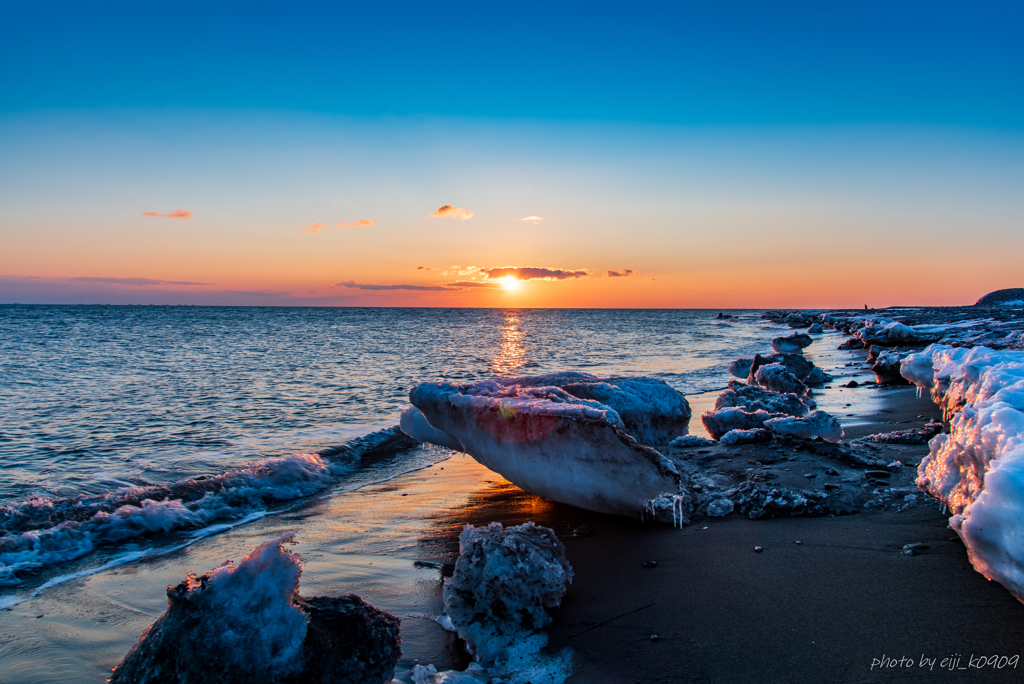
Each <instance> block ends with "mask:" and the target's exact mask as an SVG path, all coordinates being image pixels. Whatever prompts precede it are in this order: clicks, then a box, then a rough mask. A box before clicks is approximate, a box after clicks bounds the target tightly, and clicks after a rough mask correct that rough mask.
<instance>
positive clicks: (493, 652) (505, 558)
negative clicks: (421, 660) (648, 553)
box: [413, 522, 573, 684]
mask: <svg viewBox="0 0 1024 684" xmlns="http://www.w3.org/2000/svg"><path fill="white" fill-rule="evenodd" d="M572 575H573V572H572V567H571V566H570V565H569V561H568V560H567V559H566V557H565V547H564V546H563V545H562V543H561V542H560V541H559V540H558V537H557V536H556V535H555V533H554V531H552V530H551V529H549V528H546V527H541V526H539V525H535V524H534V523H532V522H527V523H524V524H522V525H519V526H517V527H509V528H503V527H502V525H501V523H496V522H495V523H491V524H490V525H488V526H486V527H474V526H472V525H466V527H465V528H464V529H463V532H462V534H461V536H460V537H459V558H458V561H456V563H455V572H454V574H453V575H452V576H451V577H450V578H448V579H446V580H445V583H444V605H445V612H446V614H447V616H448V617H449V618H450V620H451V624H452V626H453V627H454V628H455V629H456V631H457V632H458V634H459V636H460V637H461V638H462V639H463V640H464V641H465V642H466V646H467V648H468V650H469V652H470V653H471V654H472V655H473V659H474V661H475V663H474V664H473V666H471V667H470V668H469V669H468V670H467V671H466V672H450V671H449V672H441V673H438V672H437V670H436V669H435V668H434V666H433V665H428V666H426V667H424V666H420V665H417V666H415V667H414V668H413V682H414V683H415V684H441V683H450V684H451V683H458V682H467V683H468V682H488V681H491V680H492V678H497V679H498V680H499V681H502V682H506V683H507V684H527V683H530V684H562V682H564V681H565V679H566V677H568V676H569V674H571V671H572V657H571V654H570V653H569V651H568V649H565V650H563V651H562V652H561V653H557V654H553V655H551V654H547V653H543V652H542V649H543V648H544V646H546V645H547V635H546V634H545V633H544V632H543V631H542V630H543V629H544V628H545V627H547V626H548V625H549V624H550V623H551V619H552V618H551V616H550V615H549V614H548V609H550V608H555V607H557V606H559V605H560V604H561V602H562V597H563V596H564V595H565V592H566V589H567V588H568V586H569V583H570V582H572Z"/></svg>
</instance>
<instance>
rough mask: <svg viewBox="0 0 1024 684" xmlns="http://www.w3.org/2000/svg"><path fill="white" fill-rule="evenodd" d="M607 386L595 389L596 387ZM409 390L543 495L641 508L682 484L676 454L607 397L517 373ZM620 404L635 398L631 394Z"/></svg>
mask: <svg viewBox="0 0 1024 684" xmlns="http://www.w3.org/2000/svg"><path fill="white" fill-rule="evenodd" d="M566 384H567V386H571V385H572V384H573V383H566ZM593 384H603V383H590V385H591V386H592V385H593ZM592 389H593V387H592ZM669 389H671V388H669ZM577 391H578V390H577ZM604 391H606V388H604V387H600V388H597V389H593V392H594V394H595V395H596V394H599V393H600V392H604ZM672 392H675V390H672ZM676 394H678V393H676ZM409 398H410V401H411V402H412V404H413V405H414V406H415V407H417V408H418V409H419V410H420V411H422V412H423V415H424V416H425V417H426V419H427V420H428V421H429V423H430V425H432V426H434V427H435V428H438V429H440V430H441V431H443V432H444V433H446V434H447V435H450V436H451V437H452V438H453V439H454V440H456V441H457V442H458V443H459V444H460V445H462V446H463V447H464V450H465V452H466V453H467V454H469V455H470V456H472V457H473V458H475V459H476V460H477V461H479V462H480V463H482V464H483V465H485V466H487V467H488V468H490V469H491V470H493V471H495V472H497V473H500V474H501V475H502V476H504V477H505V478H507V479H508V480H510V481H511V482H513V483H515V484H516V485H518V486H519V487H520V488H522V489H524V490H526V491H528V492H531V493H533V494H537V495H538V496H543V497H547V498H549V499H554V500H555V501H559V502H561V503H565V504H569V505H571V506H577V507H579V508H583V509H586V510H590V511H596V512H599V513H616V514H621V515H638V514H642V513H643V511H645V510H646V509H647V502H649V501H652V500H655V499H658V498H660V497H662V496H664V495H675V494H677V493H678V492H679V484H680V479H679V472H678V471H677V470H676V468H675V466H674V465H673V464H672V462H671V461H669V460H667V459H666V458H665V457H664V456H662V455H661V454H660V453H659V452H657V451H656V450H654V449H652V448H650V447H645V446H642V445H640V444H639V443H638V442H637V441H636V439H634V438H633V437H631V436H630V435H629V434H627V432H626V431H625V429H624V428H625V425H624V423H623V420H622V418H621V417H620V413H619V412H618V411H617V410H615V409H613V408H612V407H610V406H609V405H607V404H605V403H603V402H600V401H596V400H592V399H583V398H580V397H578V396H574V395H573V394H570V393H569V392H567V391H566V390H562V389H560V388H558V387H555V386H550V385H549V386H537V387H531V386H525V387H524V386H521V385H518V384H514V383H512V382H511V381H501V382H498V381H484V382H481V383H477V384H475V385H452V384H447V383H424V384H421V385H417V386H416V387H414V388H413V389H412V391H411V392H410V393H409ZM620 405H626V406H627V408H628V409H629V410H632V408H631V407H632V406H633V404H632V403H630V402H628V401H625V400H623V401H622V402H621V404H620ZM675 406H676V408H677V409H681V405H680V404H676V405H675ZM688 410H689V407H688V406H687V411H688ZM687 420H688V417H687ZM674 436H677V435H673V437H674ZM665 441H669V440H665Z"/></svg>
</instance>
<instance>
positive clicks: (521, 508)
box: [0, 333, 1024, 684]
mask: <svg viewBox="0 0 1024 684" xmlns="http://www.w3.org/2000/svg"><path fill="white" fill-rule="evenodd" d="M842 339H844V338H843V336H842V335H839V334H836V333H829V334H826V335H823V336H820V337H819V338H818V339H817V340H816V341H815V343H814V344H813V345H812V346H811V347H809V348H808V349H807V350H806V352H805V353H806V355H807V357H808V358H809V359H812V360H813V361H814V362H815V363H817V364H818V365H820V366H821V367H823V368H826V369H828V370H830V371H835V370H836V369H839V368H843V369H845V374H846V376H847V377H843V378H842V380H843V384H846V382H847V381H848V378H859V379H860V381H861V382H862V383H863V382H865V381H866V382H870V378H871V377H872V374H871V373H870V371H868V370H866V368H865V367H864V366H863V360H864V358H865V357H866V352H864V351H859V350H855V351H837V350H836V349H835V347H836V346H837V344H838V342H839V341H841V340H842ZM847 364H853V365H847ZM709 395H717V393H709ZM701 396H702V395H697V396H696V397H695V398H696V399H697V401H694V402H693V408H694V414H695V416H699V415H700V412H701V410H702V407H701V401H700V399H701ZM815 398H816V400H817V402H818V404H819V406H823V407H828V408H829V409H830V410H833V411H835V412H836V413H837V414H838V415H840V416H842V422H843V424H844V428H845V430H846V437H847V441H849V440H850V439H856V438H858V437H862V436H864V435H868V434H873V433H880V432H890V431H893V430H903V429H907V428H913V427H919V426H923V425H925V424H926V423H927V422H929V421H930V420H932V419H934V418H936V417H938V416H939V412H938V411H937V408H936V407H935V405H934V404H933V403H932V402H931V400H930V399H929V398H928V397H918V396H917V392H916V391H915V389H914V388H912V387H906V386H903V387H879V386H875V385H871V384H866V385H865V384H861V386H859V387H856V388H848V387H843V386H842V385H841V384H840V381H839V378H837V380H836V381H835V382H833V383H830V386H829V387H828V388H827V389H821V390H817V391H816V392H815ZM704 403H705V404H707V400H706V399H705V400H704ZM711 403H712V404H713V396H712V397H711ZM693 425H694V427H695V428H696V427H698V426H699V425H700V423H699V418H697V417H695V419H694V421H693ZM695 431H696V430H695ZM880 448H881V449H882V451H883V456H884V455H885V454H886V453H888V452H887V451H886V450H889V452H891V453H892V455H893V460H896V459H897V458H901V459H903V460H904V461H906V462H908V464H909V463H912V462H916V461H919V460H920V458H921V457H922V456H923V455H925V454H927V446H926V445H916V446H906V445H893V446H884V445H883V446H882V447H880ZM715 449H716V450H719V451H722V455H723V456H725V457H728V458H729V459H733V458H735V460H737V461H742V460H744V459H753V458H755V457H758V454H759V453H761V452H762V451H765V450H767V449H769V447H766V446H764V445H752V446H747V447H742V446H741V447H733V448H731V449H725V448H724V447H716V448H715ZM772 451H773V453H774V454H775V456H776V457H778V456H782V457H787V456H788V457H790V458H793V459H794V460H795V461H796V463H795V464H794V467H796V466H797V465H799V460H798V457H799V456H800V455H801V452H802V449H796V448H794V449H793V450H792V454H789V453H788V452H786V448H785V447H780V448H772ZM715 453H718V452H717V451H716V452H715ZM381 458H382V460H383V461H387V460H388V459H394V460H395V461H396V462H398V461H400V459H401V455H393V456H384V457H381ZM440 458H445V457H443V456H442V457H440ZM912 459H914V460H912ZM381 465H382V466H386V465H387V463H383V464H381ZM799 470H800V469H799V468H796V474H799ZM897 477H902V478H903V479H904V480H907V481H909V482H912V478H913V473H912V469H911V468H909V467H908V468H904V469H903V473H902V474H897ZM493 521H498V522H501V523H503V524H504V525H506V526H509V525H517V524H521V523H523V522H526V521H533V522H535V523H537V524H540V525H544V526H547V527H550V528H552V529H553V530H555V532H556V533H557V534H558V535H559V537H560V538H561V539H562V540H563V543H564V544H565V546H566V553H567V557H568V559H569V562H570V563H571V564H572V566H573V569H574V571H575V578H574V580H573V583H572V585H571V586H570V588H569V590H568V593H567V594H566V597H565V600H564V602H563V604H562V606H561V608H559V609H556V610H555V611H554V617H555V619H554V622H553V624H552V625H551V626H550V628H549V630H548V631H549V633H550V638H551V648H553V649H559V648H562V647H566V646H568V647H569V648H571V649H572V652H573V653H574V656H573V657H574V665H575V671H574V674H573V676H572V678H571V679H570V680H569V681H570V682H588V681H600V682H657V681H736V682H740V681H794V682H799V681H849V682H869V681H891V680H892V679H894V678H899V677H906V678H920V679H922V680H923V678H940V679H943V680H946V679H950V680H952V679H955V678H960V679H962V678H963V677H966V676H968V674H965V670H958V669H957V668H956V667H954V668H952V669H950V668H949V667H948V665H949V664H950V663H952V662H954V661H950V663H947V667H941V666H940V663H941V662H942V661H943V659H947V658H954V659H955V658H956V657H957V656H960V657H961V658H969V656H970V655H973V656H979V655H982V654H984V655H985V656H986V657H987V656H991V655H1003V656H1013V655H1015V653H1016V652H1015V650H1014V649H1016V648H1018V647H1019V646H1018V645H1019V644H1020V643H1021V638H1022V637H1024V619H1022V618H1024V606H1021V604H1020V603H1019V602H1018V601H1016V600H1015V599H1014V598H1013V596H1012V595H1011V594H1009V592H1007V591H1006V590H1005V589H1004V588H1003V587H1001V586H1000V585H998V584H996V583H994V582H989V581H987V580H986V579H985V578H984V577H982V576H981V575H979V574H978V573H977V572H975V571H974V570H973V569H972V568H971V567H970V564H969V562H968V560H967V557H966V552H965V549H964V546H963V544H962V543H960V541H959V540H958V538H957V537H956V534H955V533H954V532H953V531H952V530H950V529H948V525H947V519H946V517H945V516H944V515H943V514H942V512H941V511H940V510H939V506H938V505H937V504H936V503H935V502H934V501H931V500H928V499H925V498H924V497H920V501H917V502H915V503H914V505H911V506H908V507H907V508H906V509H905V510H902V511H899V512H896V511H894V510H891V509H889V510H878V511H868V512H861V513H857V514H854V515H843V516H836V517H776V518H771V519H761V520H750V519H747V518H746V517H744V516H742V515H740V514H738V513H733V514H730V515H727V516H725V517H722V518H707V517H704V516H698V517H696V518H694V519H693V521H692V524H690V525H688V526H684V527H682V528H675V527H672V526H670V525H665V524H658V523H650V522H647V523H643V522H640V521H636V520H631V519H628V518H624V517H621V516H611V515H601V514H596V513H590V512H587V511H583V510H580V509H577V508H574V507H571V506H566V505H563V504H559V503H556V502H553V501H550V500H547V499H543V498H541V497H537V496H534V495H531V494H527V493H525V492H523V491H522V490H520V489H519V488H518V487H516V486H514V485H513V484H511V483H509V482H508V481H507V480H505V479H504V478H502V477H500V476H498V475H496V474H494V473H492V472H491V471H489V470H487V469H486V468H484V467H483V466H481V465H480V464H478V463H477V462H476V461H474V460H473V459H472V458H470V457H468V456H465V455H463V454H452V455H450V456H449V457H447V458H446V460H439V461H438V462H436V463H434V464H433V465H426V466H425V467H422V468H421V469H418V470H415V471H413V472H404V473H402V474H400V475H398V476H396V477H393V478H391V479H388V480H387V481H384V482H380V483H378V484H369V485H367V486H364V487H361V488H359V489H358V490H356V491H352V492H349V493H348V494H346V495H345V496H344V497H332V496H330V495H326V496H322V497H319V498H317V497H314V498H313V499H312V500H310V501H307V502H305V503H302V504H301V505H297V506H295V507H294V508H293V509H291V510H287V511H284V512H281V513H278V514H277V515H273V516H268V517H265V518H262V519H258V520H254V521H252V522H249V523H248V524H245V525H241V526H238V527H235V528H233V529H231V530H229V531H227V532H225V533H223V534H218V535H215V536H212V537H210V538H208V539H205V540H203V542H202V543H199V544H194V545H190V546H187V547H185V548H183V549H180V550H177V551H173V552H170V553H167V554H165V555H159V556H155V557H152V558H146V559H143V560H140V561H138V562H134V563H129V564H126V565H121V566H118V567H115V568H111V569H109V570H106V571H102V572H96V573H94V574H89V575H88V576H85V577H82V578H81V579H78V580H73V581H68V582H65V583H63V584H60V585H58V586H54V587H51V588H48V589H45V590H44V591H42V592H40V595H39V596H38V597H36V598H34V599H33V600H31V601H27V602H25V603H21V604H18V605H15V606H13V607H11V608H10V609H9V610H8V611H6V612H4V613H3V617H4V619H3V623H4V625H3V627H2V628H0V629H2V632H0V639H2V642H0V643H2V647H3V649H4V664H5V669H4V675H3V677H2V678H0V681H3V682H10V683H12V684H13V683H14V682H33V681H53V682H58V681H67V682H70V681H83V679H84V680H89V681H100V680H101V679H102V678H103V677H104V673H109V671H110V668H112V667H113V666H114V665H116V664H117V663H118V662H119V661H120V658H121V657H123V655H124V653H125V652H127V650H128V648H129V647H130V646H131V645H132V644H133V643H134V642H135V641H136V640H137V639H138V636H139V634H141V633H142V631H143V630H144V629H145V628H146V627H148V626H149V624H150V623H151V622H152V621H153V620H154V619H155V618H156V617H157V616H159V615H160V613H161V612H162V611H163V610H164V609H165V607H166V598H165V596H164V592H163V589H164V588H165V587H167V586H168V585H173V584H176V583H177V582H179V581H181V579H182V578H183V577H184V576H185V575H186V574H187V573H189V572H196V573H201V572H205V571H208V570H209V569H212V568H213V567H216V566H217V565H220V564H221V563H223V562H224V561H226V560H229V559H233V560H235V561H237V560H238V559H240V558H241V557H242V556H243V555H245V554H246V553H247V552H248V551H249V550H251V549H252V548H253V547H255V546H256V545H258V544H260V543H262V542H263V541H266V540H267V539H269V538H272V537H274V536H276V535H278V534H280V533H282V532H285V531H296V532H297V533H298V535H297V539H296V543H295V545H294V547H293V550H295V551H297V552H298V553H299V554H300V555H301V556H302V557H303V558H304V560H305V567H304V570H303V575H302V580H301V591H302V594H303V595H305V596H315V595H338V594H345V593H350V592H354V593H357V594H359V595H360V596H361V597H362V598H364V599H365V600H366V601H367V602H369V603H370V604H372V605H374V606H376V607H378V608H380V609H382V610H386V611H388V612H392V613H394V614H395V615H397V616H398V617H399V618H400V619H401V620H402V637H403V644H402V648H403V656H402V660H401V661H400V663H399V665H398V668H397V670H396V678H398V679H399V680H400V681H409V677H410V676H411V669H412V667H413V666H414V665H416V664H427V663H433V664H434V665H435V666H437V667H438V669H463V668H464V667H465V666H466V665H467V664H468V663H469V660H470V659H469V656H468V654H466V652H465V651H464V650H463V648H462V646H461V642H460V641H459V640H458V639H457V637H455V635H454V634H452V633H451V632H447V631H445V630H444V629H442V627H441V626H440V625H439V624H437V622H435V621H434V619H433V618H434V617H436V616H438V615H440V614H442V613H443V610H444V607H443V599H442V596H441V586H442V577H443V575H445V574H448V573H450V572H451V567H452V565H453V563H454V561H455V559H456V557H457V556H458V550H459V549H458V535H459V533H460V532H461V530H462V528H463V526H464V525H466V524H473V525H478V526H479V525H486V524H487V523H490V522H493ZM581 527H582V528H586V530H589V533H585V534H574V531H579V530H580V528H581ZM798 542H799V543H798ZM906 544H924V545H926V546H927V548H926V549H922V550H920V551H919V552H917V553H916V554H915V555H907V554H905V553H903V552H902V548H903V546H904V545H906ZM755 547H761V548H762V551H761V552H756V551H755V550H754V549H755ZM648 561H656V563H657V565H656V567H651V568H648V567H644V566H643V563H645V562H648ZM652 635H656V637H652ZM893 657H896V658H897V659H900V658H903V659H904V660H903V665H901V666H900V667H898V668H895V669H893V667H891V662H892V661H891V660H886V659H891V658H893ZM911 657H912V658H913V659H914V660H915V663H914V665H913V666H912V667H911V666H907V665H906V663H907V662H908V661H907V660H906V658H911ZM921 658H926V659H928V658H935V659H936V660H935V663H933V664H931V665H929V664H928V661H927V660H926V661H924V664H923V665H922V664H921V662H922V661H921ZM876 660H877V661H879V662H878V663H875V661H876ZM967 662H968V660H963V662H961V663H960V665H964V666H965V667H966V663H967ZM873 663H874V665H875V666H874V667H872V665H873ZM881 663H885V664H886V668H885V670H884V671H883V669H882V667H881ZM83 673H91V674H88V675H85V676H83ZM1012 673H1013V669H1012V668H1011V669H1009V670H1007V669H1001V670H996V669H989V670H973V671H971V672H970V674H969V676H970V677H971V678H972V681H977V678H979V677H983V678H988V679H989V680H991V681H1002V680H1005V679H1008V678H1012V677H1013V674H1012ZM960 679H958V680H960ZM964 681H966V680H964Z"/></svg>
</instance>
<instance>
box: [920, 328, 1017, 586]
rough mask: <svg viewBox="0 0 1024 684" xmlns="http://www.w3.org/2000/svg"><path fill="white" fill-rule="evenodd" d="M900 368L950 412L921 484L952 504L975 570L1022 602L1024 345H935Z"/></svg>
mask: <svg viewBox="0 0 1024 684" xmlns="http://www.w3.org/2000/svg"><path fill="white" fill-rule="evenodd" d="M900 372H901V374H902V375H903V377H905V378H906V379H907V380H910V381H911V382H912V383H914V384H915V385H917V387H918V391H919V392H920V391H921V390H928V391H929V392H930V393H931V396H932V399H933V400H934V401H935V403H936V404H938V405H939V407H940V408H941V409H942V411H943V413H944V415H945V416H946V418H947V419H950V432H949V434H940V435H937V436H936V437H934V438H933V439H932V440H931V441H930V442H929V454H928V456H927V457H926V458H925V459H924V460H922V461H921V465H920V466H919V468H918V477H917V486H918V487H920V488H921V490H923V491H924V492H926V493H927V494H929V495H931V496H933V497H935V498H937V499H939V500H940V501H942V503H943V504H945V505H946V506H947V507H948V508H949V511H950V512H951V513H952V514H953V516H952V518H950V525H951V526H952V528H953V529H954V530H955V531H956V533H957V534H958V535H959V536H960V538H961V539H962V540H963V542H964V544H965V545H966V547H967V553H968V556H969V557H970V560H971V565H973V566H974V569H975V570H977V571H978V572H980V573H981V574H982V575H984V576H985V577H987V578H988V579H990V580H995V581H997V582H999V583H1000V584H1002V585H1003V586H1004V587H1006V588H1007V589H1009V590H1010V592H1011V593H1012V594H1013V595H1014V596H1016V597H1017V599H1018V600H1020V601H1021V602H1024V352H1020V351H994V350H992V349H989V348H987V347H971V348H962V347H960V348H958V347H948V346H945V345H939V344H932V345H930V346H928V347H927V348H926V349H925V350H924V351H922V352H920V353H917V354H911V355H910V356H908V357H907V358H906V359H904V360H903V363H902V364H901V368H900Z"/></svg>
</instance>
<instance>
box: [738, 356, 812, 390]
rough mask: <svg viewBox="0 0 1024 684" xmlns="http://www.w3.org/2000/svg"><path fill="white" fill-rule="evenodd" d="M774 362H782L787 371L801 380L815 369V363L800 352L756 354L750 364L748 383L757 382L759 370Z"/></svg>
mask: <svg viewBox="0 0 1024 684" xmlns="http://www.w3.org/2000/svg"><path fill="white" fill-rule="evenodd" d="M773 363H778V364H782V365H783V366H785V367H786V370H787V371H789V372H790V373H792V374H793V375H795V376H796V377H797V378H798V379H800V380H803V379H804V378H806V377H807V376H808V375H809V374H810V372H811V371H812V370H814V364H813V363H811V362H810V361H808V360H807V359H805V358H804V357H803V356H801V355H800V354H771V355H770V356H761V355H760V354H754V360H753V361H752V362H751V364H750V372H749V373H748V374H747V384H748V385H754V384H756V383H757V380H756V375H757V370H758V369H759V368H760V367H761V366H767V365H769V364H773Z"/></svg>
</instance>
